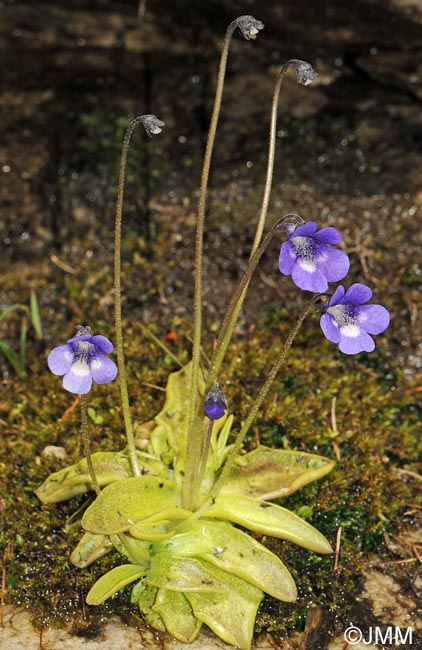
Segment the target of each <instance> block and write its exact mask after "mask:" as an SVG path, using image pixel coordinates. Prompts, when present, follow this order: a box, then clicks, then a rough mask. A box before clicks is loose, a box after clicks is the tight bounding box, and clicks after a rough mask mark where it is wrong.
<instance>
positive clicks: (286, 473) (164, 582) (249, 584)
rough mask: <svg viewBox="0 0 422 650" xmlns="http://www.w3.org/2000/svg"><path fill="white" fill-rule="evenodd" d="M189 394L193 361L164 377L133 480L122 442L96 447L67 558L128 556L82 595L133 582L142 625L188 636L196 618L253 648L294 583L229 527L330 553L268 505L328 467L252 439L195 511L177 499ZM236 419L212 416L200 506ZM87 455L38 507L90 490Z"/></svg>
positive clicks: (87, 560)
mask: <svg viewBox="0 0 422 650" xmlns="http://www.w3.org/2000/svg"><path fill="white" fill-rule="evenodd" d="M189 397H190V366H189V364H188V365H187V366H185V367H184V368H182V369H181V370H180V371H178V372H175V373H173V374H171V375H170V376H169V380H168V385H167V389H166V400H165V404H164V407H163V409H162V410H161V412H160V413H159V414H158V415H157V416H156V418H154V421H153V424H152V425H151V428H152V433H151V438H150V443H149V447H148V449H147V451H146V452H141V451H139V452H138V462H139V467H140V469H141V475H140V476H133V475H132V472H131V466H130V462H129V458H128V456H127V454H126V452H125V450H123V451H121V452H116V453H114V452H98V453H95V454H93V455H92V460H93V464H94V468H95V472H96V475H97V478H98V482H99V484H100V486H101V487H102V490H101V492H100V494H99V495H98V496H97V497H96V498H95V500H94V501H93V502H92V503H91V504H90V505H89V506H88V507H87V509H86V510H85V512H84V514H83V516H82V520H81V523H82V528H83V529H84V534H83V536H82V538H81V540H80V542H79V543H78V545H77V547H76V548H75V550H74V551H73V553H72V556H71V560H72V562H73V563H74V564H75V565H76V566H78V567H85V566H88V565H89V564H91V563H92V562H94V561H95V560H96V559H97V558H99V557H101V556H102V555H104V554H105V553H108V552H109V551H111V550H112V549H116V550H117V551H118V552H119V553H121V554H122V555H123V556H125V558H126V562H125V563H124V564H122V565H120V566H117V567H115V568H114V569H112V570H111V571H109V572H108V573H106V574H105V575H103V576H102V577H101V578H100V579H99V580H97V582H96V583H95V584H94V585H93V587H92V588H91V590H90V591H89V593H88V595H87V603H88V604H91V605H99V604H101V603H103V602H104V601H105V600H106V599H107V598H110V597H112V596H113V595H114V594H115V593H117V591H119V590H120V589H123V588H124V587H126V586H127V585H129V584H132V595H131V599H132V602H133V603H136V604H137V605H138V606H139V609H140V611H141V612H142V614H143V616H144V617H145V619H146V620H147V622H148V623H149V624H150V625H152V626H153V627H154V628H156V629H158V630H161V631H167V632H169V633H170V634H171V635H173V636H174V637H175V638H176V639H179V640H181V641H183V642H186V643H189V642H192V641H193V640H194V639H195V637H196V636H197V634H198V632H199V630H200V628H201V626H202V624H204V623H205V624H206V625H208V626H209V627H210V628H211V629H212V630H213V631H214V632H215V634H216V635H217V636H219V637H220V638H222V639H223V640H224V641H226V642H227V643H229V644H232V645H234V646H237V647H239V648H249V647H250V644H251V640H252V634H253V628H254V622H255V617H256V613H257V609H258V606H259V603H260V601H261V599H262V597H263V595H264V593H267V594H270V595H271V596H273V597H274V598H278V599H279V600H282V601H286V602H291V601H294V600H295V598H296V586H295V583H294V581H293V578H292V576H291V575H290V573H289V571H288V569H287V568H286V566H285V565H284V564H283V563H282V561H281V560H280V559H279V558H278V557H277V556H276V555H274V554H273V553H272V552H270V551H269V550H268V549H267V548H265V546H263V545H262V544H261V543H260V542H259V541H257V540H256V539H254V538H252V537H251V536H250V535H248V534H247V533H245V532H243V531H242V530H240V529H239V528H237V527H236V524H238V525H240V526H242V527H243V528H245V529H248V530H250V531H253V532H254V533H258V534H263V535H264V534H265V535H271V536H273V537H277V538H282V539H286V540H289V541H290V542H293V543H295V544H298V545H299V546H302V547H304V548H306V549H309V550H311V551H315V552H317V553H330V552H331V550H332V549H331V546H330V544H329V542H328V541H327V539H326V538H325V537H324V536H323V535H322V534H321V533H319V532H318V531H317V530H316V529H315V528H314V527H313V526H311V525H310V524H309V523H307V522H305V521H304V520H303V519H301V518H300V517H299V516H297V515H295V514H294V513H292V512H291V511H289V510H288V509H286V508H283V507H281V506H280V505H276V504H273V503H271V500H272V499H274V498H277V497H283V496H287V495H289V494H291V493H292V492H294V491H296V490H298V489H299V488H301V487H302V486H304V485H306V484H308V483H310V482H311V481H314V480H316V479H318V478H320V477H322V476H324V475H325V474H327V473H328V472H329V471H330V470H331V469H332V468H333V465H334V463H333V462H332V461H331V460H328V459H325V458H322V457H320V456H316V455H313V454H307V453H301V452H294V451H283V450H278V449H270V448H268V447H265V446H260V447H258V448H257V449H255V450H254V451H251V452H249V453H243V454H239V455H238V456H237V457H236V462H235V463H234V465H233V467H232V470H231V472H230V473H229V476H228V478H227V480H226V481H225V483H224V485H223V486H222V489H221V491H220V492H219V493H218V495H217V497H216V498H215V499H214V500H213V501H212V502H209V504H208V505H202V506H198V508H199V509H198V510H197V511H195V512H191V511H188V510H185V509H184V508H183V507H182V498H181V488H182V480H183V473H184V472H183V468H184V466H185V463H188V462H189V453H188V451H187V449H186V431H187V413H188V408H187V406H188V402H189ZM232 420H233V418H232V416H228V417H226V418H222V419H221V420H219V421H216V422H215V424H214V428H213V434H212V441H211V451H210V454H209V457H208V461H207V467H206V472H205V477H204V480H203V483H202V486H201V491H200V494H199V495H198V503H199V504H200V503H201V501H202V503H203V504H204V503H205V504H206V503H207V501H206V495H207V493H208V492H209V490H210V489H211V488H212V486H213V483H214V481H215V480H216V477H217V476H218V474H219V472H220V470H221V467H222V465H223V464H224V462H225V460H226V458H227V454H228V453H229V451H230V448H231V446H230V444H229V443H228V438H229V434H230V430H231V426H232ZM90 489H91V480H90V475H89V471H88V467H87V463H86V460H82V461H80V462H79V463H77V464H75V465H72V466H71V467H66V468H64V469H62V470H60V471H58V472H56V473H54V474H52V475H51V476H50V477H49V478H48V479H47V480H46V481H45V482H44V483H43V485H42V486H41V487H40V488H39V489H38V490H37V495H38V497H39V498H40V500H41V501H43V502H44V503H55V502H58V501H62V500H65V499H69V498H71V497H73V496H76V495H79V494H82V493H84V492H88V491H89V490H90Z"/></svg>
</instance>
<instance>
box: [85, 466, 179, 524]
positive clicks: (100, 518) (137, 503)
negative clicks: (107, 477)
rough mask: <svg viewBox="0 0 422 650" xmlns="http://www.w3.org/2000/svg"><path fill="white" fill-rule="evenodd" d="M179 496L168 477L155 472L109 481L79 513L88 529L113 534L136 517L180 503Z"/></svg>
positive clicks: (135, 521) (132, 522)
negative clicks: (154, 474)
mask: <svg viewBox="0 0 422 650" xmlns="http://www.w3.org/2000/svg"><path fill="white" fill-rule="evenodd" d="M179 501H180V496H179V494H178V491H177V489H176V486H175V485H174V484H173V483H171V482H170V481H165V480H164V479H160V478H157V477H155V476H149V475H145V476H136V477H133V478H128V479H122V480H121V481H115V482H114V483H111V484H110V485H108V486H107V487H106V488H104V490H102V491H101V492H100V494H99V495H98V496H97V498H96V499H95V501H94V502H93V503H92V504H91V505H90V506H89V508H88V509H87V510H86V512H85V514H84V516H83V517H82V526H83V528H85V530H89V531H90V532H91V533H97V534H102V535H113V534H116V533H122V532H124V531H125V530H129V528H131V526H133V525H134V524H135V523H137V522H138V521H141V520H142V519H146V518H147V517H149V516H150V515H152V514H155V513H158V512H160V511H161V510H163V509H165V508H173V507H175V506H177V505H178V504H179Z"/></svg>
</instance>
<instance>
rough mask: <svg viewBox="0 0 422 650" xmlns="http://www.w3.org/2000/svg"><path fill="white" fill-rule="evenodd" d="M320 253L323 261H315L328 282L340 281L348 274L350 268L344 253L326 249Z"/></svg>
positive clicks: (334, 249)
mask: <svg viewBox="0 0 422 650" xmlns="http://www.w3.org/2000/svg"><path fill="white" fill-rule="evenodd" d="M322 253H323V259H321V261H320V260H319V259H318V257H317V258H316V261H317V264H318V267H319V268H320V269H321V271H322V272H323V274H324V275H325V277H326V279H327V280H328V282H338V281H339V280H342V279H343V278H344V277H345V276H346V275H347V274H348V272H349V268H350V260H349V258H348V256H347V255H346V253H343V251H339V250H337V249H336V248H327V247H324V249H323V251H322ZM324 258H325V259H324Z"/></svg>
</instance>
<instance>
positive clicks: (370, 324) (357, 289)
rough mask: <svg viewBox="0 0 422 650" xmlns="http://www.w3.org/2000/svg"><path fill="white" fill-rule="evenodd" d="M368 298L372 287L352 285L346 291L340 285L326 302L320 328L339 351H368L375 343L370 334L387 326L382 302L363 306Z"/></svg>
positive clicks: (386, 312)
mask: <svg viewBox="0 0 422 650" xmlns="http://www.w3.org/2000/svg"><path fill="white" fill-rule="evenodd" d="M371 298H372V290H371V289H370V288H369V287H366V286H365V285H364V284H359V283H356V284H352V286H351V287H350V288H349V289H348V290H347V291H345V289H344V287H343V286H341V285H340V286H339V287H337V289H336V290H335V292H334V294H333V296H332V298H331V300H330V301H329V303H328V304H327V305H326V307H325V314H324V315H323V316H322V317H321V321H320V324H321V328H322V331H323V332H324V334H325V336H326V337H327V339H328V340H329V341H331V342H332V343H338V347H339V349H340V350H341V352H344V353H345V354H357V353H358V352H372V350H373V349H374V348H375V342H374V340H373V338H372V337H371V336H370V334H381V332H383V331H384V330H385V329H387V327H388V324H389V322H390V314H389V313H388V311H387V310H386V309H385V307H382V305H365V304H364V303H365V302H368V300H370V299H371Z"/></svg>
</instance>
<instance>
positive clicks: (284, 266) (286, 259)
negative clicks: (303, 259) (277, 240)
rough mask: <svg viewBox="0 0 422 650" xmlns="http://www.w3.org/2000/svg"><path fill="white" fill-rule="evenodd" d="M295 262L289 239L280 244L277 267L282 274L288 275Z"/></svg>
mask: <svg viewBox="0 0 422 650" xmlns="http://www.w3.org/2000/svg"><path fill="white" fill-rule="evenodd" d="M295 263H296V254H295V252H294V250H293V248H292V246H291V244H290V242H289V241H285V242H284V244H282V245H281V249H280V257H279V258H278V268H279V269H280V272H281V273H283V274H284V275H290V273H291V272H292V270H293V267H294V265H295Z"/></svg>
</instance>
